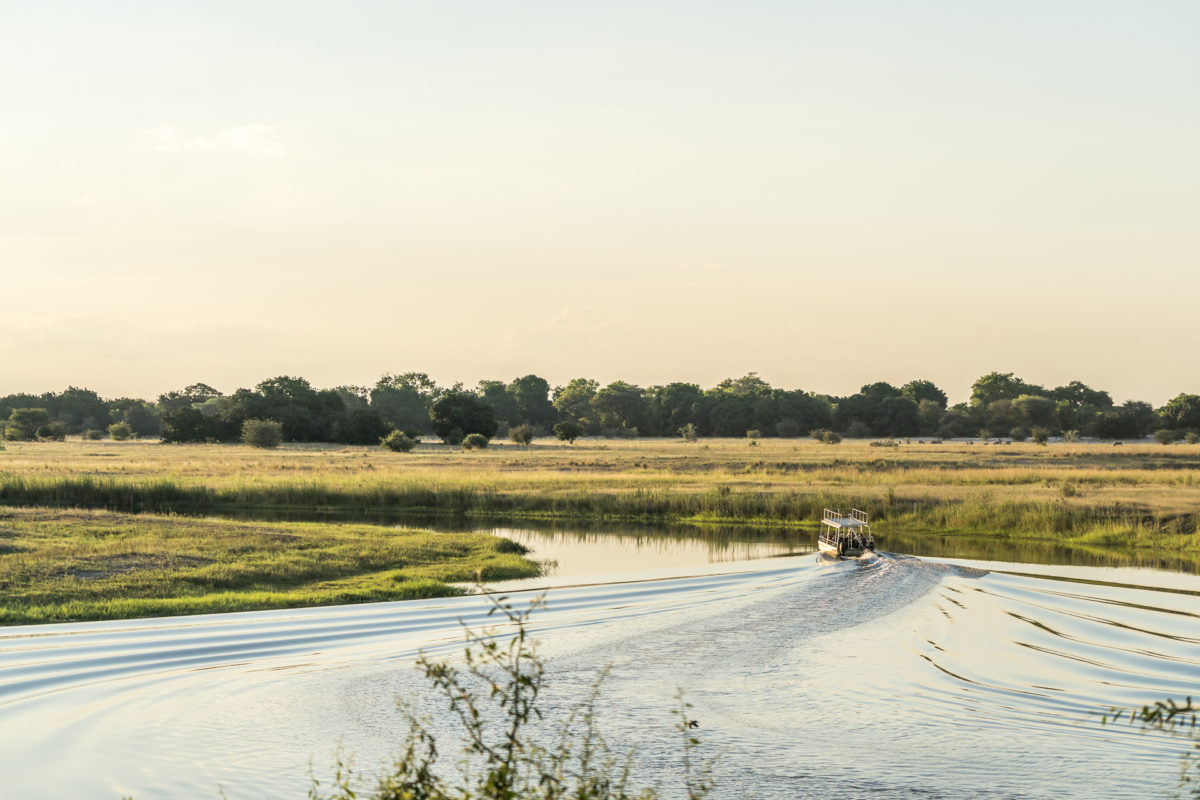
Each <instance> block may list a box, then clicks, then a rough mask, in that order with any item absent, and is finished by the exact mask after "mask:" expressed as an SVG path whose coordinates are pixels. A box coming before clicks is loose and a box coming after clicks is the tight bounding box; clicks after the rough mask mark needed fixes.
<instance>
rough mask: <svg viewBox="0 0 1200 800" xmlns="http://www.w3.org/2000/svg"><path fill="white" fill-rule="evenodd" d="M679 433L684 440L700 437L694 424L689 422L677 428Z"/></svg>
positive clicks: (691, 440)
mask: <svg viewBox="0 0 1200 800" xmlns="http://www.w3.org/2000/svg"><path fill="white" fill-rule="evenodd" d="M679 435H680V436H682V437H683V440H684V441H685V442H694V441H696V440H697V439H698V438H700V434H698V433H697V432H696V426H695V425H694V424H693V423H691V422H689V423H688V424H687V425H684V426H683V427H682V428H680V429H679Z"/></svg>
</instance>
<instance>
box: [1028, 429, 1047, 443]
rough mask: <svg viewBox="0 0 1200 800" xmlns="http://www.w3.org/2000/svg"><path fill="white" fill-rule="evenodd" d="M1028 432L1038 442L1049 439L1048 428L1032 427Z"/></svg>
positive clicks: (1045, 441)
mask: <svg viewBox="0 0 1200 800" xmlns="http://www.w3.org/2000/svg"><path fill="white" fill-rule="evenodd" d="M1030 434H1031V435H1032V436H1033V441H1035V442H1037V443H1038V444H1046V443H1047V442H1048V441H1049V440H1050V429H1049V428H1034V429H1033V430H1032V431H1030Z"/></svg>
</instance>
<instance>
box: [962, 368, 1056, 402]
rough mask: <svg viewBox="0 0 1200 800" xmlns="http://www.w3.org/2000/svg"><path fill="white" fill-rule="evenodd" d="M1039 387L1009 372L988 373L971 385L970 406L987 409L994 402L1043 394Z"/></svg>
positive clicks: (1043, 391)
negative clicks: (1025, 395) (1026, 395)
mask: <svg viewBox="0 0 1200 800" xmlns="http://www.w3.org/2000/svg"><path fill="white" fill-rule="evenodd" d="M1045 393H1046V390H1045V389H1043V388H1042V387H1041V386H1036V385H1034V384H1031V383H1026V382H1025V381H1023V380H1021V379H1020V378H1018V377H1015V376H1014V375H1013V373H1011V372H989V373H988V374H987V375H984V376H983V377H981V378H980V379H979V380H977V381H975V383H973V384H971V405H973V406H983V407H985V408H986V407H987V406H988V405H990V404H991V403H993V402H995V401H996V400H1015V399H1017V398H1018V397H1020V396H1021V395H1023V394H1037V395H1042V394H1045Z"/></svg>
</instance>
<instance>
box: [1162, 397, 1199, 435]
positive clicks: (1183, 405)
mask: <svg viewBox="0 0 1200 800" xmlns="http://www.w3.org/2000/svg"><path fill="white" fill-rule="evenodd" d="M1158 413H1159V416H1161V417H1162V421H1163V424H1164V425H1166V426H1167V427H1168V428H1175V429H1177V430H1189V431H1200V395H1194V394H1179V395H1176V396H1175V397H1173V398H1171V399H1170V400H1169V401H1168V402H1167V404H1166V405H1165V406H1163V407H1162V408H1160V409H1159V410H1158Z"/></svg>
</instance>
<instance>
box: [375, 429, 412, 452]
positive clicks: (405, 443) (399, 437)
mask: <svg viewBox="0 0 1200 800" xmlns="http://www.w3.org/2000/svg"><path fill="white" fill-rule="evenodd" d="M379 444H381V445H382V446H383V447H386V448H387V449H388V450H391V451H392V452H393V453H407V452H409V451H411V450H412V449H413V448H414V447H416V446H417V440H416V439H414V438H413V437H411V436H407V435H405V434H404V433H401V432H400V431H392V432H391V433H389V434H388V435H387V436H383V437H381V438H380V439H379Z"/></svg>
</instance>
